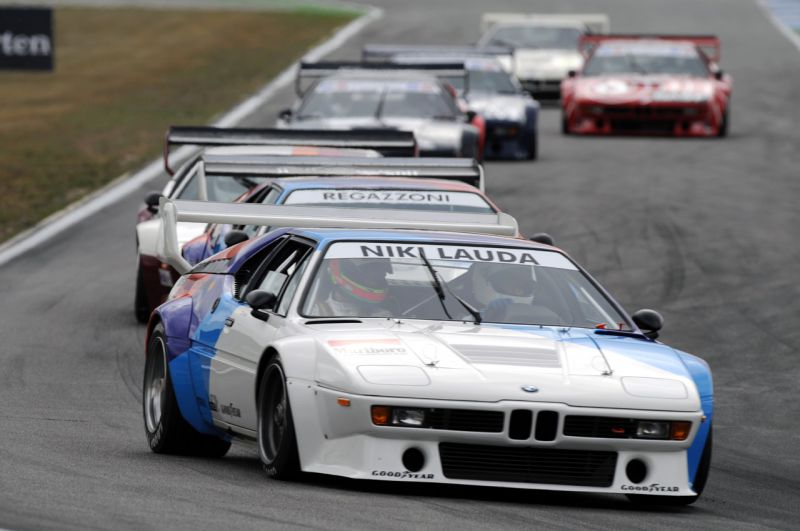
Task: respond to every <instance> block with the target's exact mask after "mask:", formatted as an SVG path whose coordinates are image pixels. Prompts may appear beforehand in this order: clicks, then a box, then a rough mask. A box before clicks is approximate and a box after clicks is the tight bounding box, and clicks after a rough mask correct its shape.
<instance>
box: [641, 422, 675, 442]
mask: <svg viewBox="0 0 800 531" xmlns="http://www.w3.org/2000/svg"><path fill="white" fill-rule="evenodd" d="M636 437H637V438H638V439H668V438H669V422H653V421H649V420H640V421H639V424H638V425H637V426H636Z"/></svg>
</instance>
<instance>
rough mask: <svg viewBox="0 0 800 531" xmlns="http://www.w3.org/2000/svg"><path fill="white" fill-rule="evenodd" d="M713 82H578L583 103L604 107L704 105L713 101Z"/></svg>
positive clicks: (588, 79)
mask: <svg viewBox="0 0 800 531" xmlns="http://www.w3.org/2000/svg"><path fill="white" fill-rule="evenodd" d="M713 91H714V85H713V83H712V82H711V80H708V79H700V78H689V77H670V76H655V75H653V76H644V75H636V76H598V77H583V78H580V79H578V80H577V83H576V90H575V95H576V98H577V99H578V100H580V101H588V100H590V101H597V102H602V103H637V104H648V103H665V102H680V103H700V102H703V101H706V100H708V99H710V98H711V96H712V94H713Z"/></svg>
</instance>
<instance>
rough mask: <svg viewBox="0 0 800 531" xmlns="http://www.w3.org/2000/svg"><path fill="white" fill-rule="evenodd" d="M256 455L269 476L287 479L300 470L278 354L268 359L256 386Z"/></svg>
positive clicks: (284, 377)
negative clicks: (259, 381)
mask: <svg viewBox="0 0 800 531" xmlns="http://www.w3.org/2000/svg"><path fill="white" fill-rule="evenodd" d="M258 456H259V457H260V458H261V463H262V465H263V466H264V471H265V472H266V473H267V475H268V476H269V477H271V478H274V479H281V480H286V479H292V478H295V477H297V476H298V475H299V474H300V458H299V456H298V453H297V438H296V436H295V431H294V422H293V421H292V409H291V406H290V405H289V393H288V390H287V388H286V375H285V374H284V372H283V366H282V365H281V359H280V357H279V356H275V357H274V358H273V359H272V360H270V362H269V365H267V368H266V369H265V370H264V375H263V376H262V377H261V383H260V384H259V386H258Z"/></svg>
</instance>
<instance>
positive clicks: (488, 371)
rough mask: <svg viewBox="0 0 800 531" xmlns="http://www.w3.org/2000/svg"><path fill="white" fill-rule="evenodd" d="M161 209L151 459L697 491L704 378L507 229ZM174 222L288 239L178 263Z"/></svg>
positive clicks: (563, 259)
mask: <svg viewBox="0 0 800 531" xmlns="http://www.w3.org/2000/svg"><path fill="white" fill-rule="evenodd" d="M161 211H162V215H163V217H164V220H165V224H164V227H165V230H164V235H163V242H162V246H161V253H162V254H163V257H164V260H166V261H168V262H169V263H170V264H171V265H173V267H175V268H176V269H178V270H180V271H182V272H183V273H184V275H183V276H182V277H181V279H180V280H179V281H178V283H177V284H176V286H175V288H174V289H173V291H172V293H171V295H170V299H169V300H168V301H167V302H166V303H165V304H163V305H162V306H160V307H159V308H158V309H157V310H156V311H155V312H154V314H153V315H152V317H151V320H150V323H149V325H148V335H147V352H146V356H147V358H146V364H145V376H144V389H143V412H144V421H145V431H146V434H147V438H148V440H149V443H150V447H151V449H152V450H153V451H154V452H157V453H181V454H185V453H189V454H200V455H208V456H216V457H219V456H222V455H224V454H225V453H226V452H227V450H228V448H229V446H230V444H231V441H232V440H233V439H244V440H253V441H256V442H257V448H258V453H259V456H260V459H261V460H262V462H263V464H264V466H265V470H266V471H267V473H268V474H269V476H271V477H274V478H291V477H293V476H294V475H296V474H297V473H298V472H300V471H305V472H316V473H323V474H331V475H336V476H343V477H349V478H361V479H377V480H385V481H402V482H427V483H444V484H465V485H483V486H497V487H511V488H526V489H547V490H563V491H578V492H599V493H618V494H625V495H628V496H629V497H630V499H631V500H634V501H643V502H646V503H665V504H687V503H692V502H693V501H695V500H696V499H697V498H698V497H699V496H700V494H701V493H702V491H703V488H704V486H705V483H706V479H707V476H708V470H709V464H710V458H711V445H712V442H711V431H712V429H711V426H712V413H713V391H712V383H711V373H710V370H709V367H708V365H707V364H706V363H705V362H703V361H702V360H701V359H699V358H696V357H694V356H692V355H689V354H686V353H684V352H680V351H678V350H675V349H673V348H670V347H668V346H666V345H663V344H661V343H659V342H657V341H655V337H657V335H658V330H659V329H660V327H661V324H662V321H661V317H660V316H659V315H658V314H657V313H656V312H653V311H652V310H640V311H639V312H637V313H635V314H634V315H633V316H632V317H629V316H628V315H627V314H626V313H625V312H624V310H622V308H620V306H619V305H618V304H617V303H616V302H614V300H613V299H611V298H610V296H609V295H608V294H607V293H606V292H605V291H604V290H603V289H602V288H601V287H600V286H599V285H598V284H597V283H596V282H595V281H594V280H593V279H592V278H591V277H590V276H589V275H588V274H587V273H586V272H584V271H583V270H582V269H581V268H580V267H579V266H578V265H577V264H575V262H573V261H572V259H570V258H569V257H568V256H567V255H566V254H564V253H563V252H562V251H560V250H558V249H556V248H554V247H549V246H546V245H541V244H536V243H532V242H528V241H525V240H521V239H519V238H513V237H508V236H504V235H513V234H516V232H517V227H516V222H515V221H514V220H513V218H510V216H508V215H505V214H496V215H493V214H466V215H465V214H460V213H459V214H456V213H447V214H444V213H441V212H431V213H425V212H409V211H390V210H381V211H380V219H375V218H374V213H375V211H374V210H369V209H332V208H312V207H291V206H265V205H247V204H233V205H231V204H220V203H212V204H209V203H201V202H182V201H162V204H161ZM178 220H182V221H195V222H197V221H206V222H217V223H240V224H263V225H272V226H291V225H294V226H295V227H296V228H293V229H280V230H276V231H272V232H270V233H268V234H266V235H264V236H262V237H260V238H258V239H254V240H250V241H247V242H243V243H242V244H239V245H237V246H234V247H231V248H229V249H227V250H226V251H225V252H223V253H220V254H217V255H215V256H213V257H211V258H209V259H207V260H205V261H204V262H202V263H200V264H198V265H197V266H195V267H194V268H191V269H189V268H188V264H187V263H186V262H185V261H184V260H183V259H182V257H181V256H180V250H179V247H178V246H177V236H176V232H175V226H176V224H177V221H178ZM389 227H396V228H393V229H389ZM492 234H494V235H492Z"/></svg>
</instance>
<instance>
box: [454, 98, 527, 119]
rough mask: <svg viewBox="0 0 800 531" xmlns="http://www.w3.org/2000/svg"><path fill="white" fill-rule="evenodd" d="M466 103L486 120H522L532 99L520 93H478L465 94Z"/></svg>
mask: <svg viewBox="0 0 800 531" xmlns="http://www.w3.org/2000/svg"><path fill="white" fill-rule="evenodd" d="M467 104H468V106H469V109H470V110H471V111H475V112H477V113H479V114H480V115H481V116H483V117H484V119H486V120H509V121H522V122H524V121H525V119H526V112H527V108H528V106H529V105H531V104H532V101H531V100H530V99H529V98H527V97H524V96H522V95H505V94H479V93H471V94H468V95H467Z"/></svg>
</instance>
